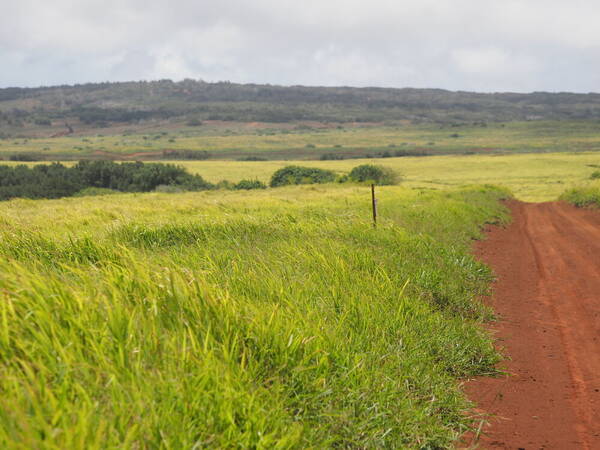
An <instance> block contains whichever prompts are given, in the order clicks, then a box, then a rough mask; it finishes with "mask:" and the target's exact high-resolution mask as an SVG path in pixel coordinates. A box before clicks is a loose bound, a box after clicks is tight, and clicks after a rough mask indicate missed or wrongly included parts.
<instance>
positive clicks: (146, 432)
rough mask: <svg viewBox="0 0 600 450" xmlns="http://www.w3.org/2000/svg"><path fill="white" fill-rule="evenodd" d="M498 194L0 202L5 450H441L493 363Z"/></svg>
mask: <svg viewBox="0 0 600 450" xmlns="http://www.w3.org/2000/svg"><path fill="white" fill-rule="evenodd" d="M505 195H506V194H505V193H504V192H502V191H498V190H494V189H491V188H474V187H473V188H467V189H450V190H447V191H444V192H432V191H427V190H418V189H407V188H403V187H385V188H381V189H380V190H379V196H380V225H379V227H378V228H377V229H373V227H372V225H371V223H370V220H369V218H370V211H369V201H370V198H369V190H368V188H367V187H358V186H341V185H323V186H303V187H293V188H280V189H275V190H269V191H261V192H256V191H253V192H231V191H207V192H201V193H187V194H158V193H151V194H137V195H136V194H121V195H112V196H99V197H86V198H67V199H61V200H36V201H34V200H12V201H8V202H3V203H2V204H0V254H1V255H2V257H1V258H0V295H2V302H1V303H0V446H1V447H2V448H40V449H45V448H47V449H57V448H73V449H77V448H81V449H84V448H85V449H90V448H137V449H140V448H199V447H214V448H223V447H237V448H239V447H242V448H306V447H314V448H330V447H360V448H365V447H366V448H381V447H405V448H444V447H451V446H452V442H453V440H454V439H455V438H457V436H459V435H460V434H461V433H462V432H463V431H464V430H465V429H466V427H467V426H468V425H469V423H470V421H471V419H470V418H469V417H468V416H467V415H465V411H467V408H468V404H467V403H466V401H465V399H464V397H463V395H462V394H461V392H460V389H459V380H460V379H462V378H464V377H469V376H473V375H477V374H485V373H491V372H493V364H494V363H495V362H496V361H497V355H496V354H495V352H494V350H493V347H492V345H491V340H490V338H489V337H488V336H487V335H486V334H485V333H483V332H482V330H481V328H480V326H479V324H480V321H481V320H482V319H483V318H485V317H487V312H486V310H485V309H484V308H483V307H482V306H481V304H480V303H478V302H477V301H476V300H475V298H477V297H478V296H479V295H481V294H482V293H484V292H485V291H486V290H487V288H488V282H489V280H490V273H489V271H488V269H487V268H485V267H484V266H482V265H481V264H479V263H477V262H475V261H474V260H473V258H472V257H471V256H470V255H469V248H470V245H471V240H472V239H473V238H476V237H478V236H479V235H480V234H479V233H480V232H479V229H480V227H481V226H482V225H483V224H485V223H489V222H497V221H498V220H504V217H505V216H504V210H503V208H502V207H501V206H500V205H499V203H498V199H499V198H501V197H503V196H505Z"/></svg>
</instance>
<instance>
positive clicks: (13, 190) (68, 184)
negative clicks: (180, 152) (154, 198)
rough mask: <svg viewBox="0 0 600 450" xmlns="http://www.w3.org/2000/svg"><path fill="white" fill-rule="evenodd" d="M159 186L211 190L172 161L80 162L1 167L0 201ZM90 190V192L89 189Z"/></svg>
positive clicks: (135, 190) (137, 190) (144, 188)
mask: <svg viewBox="0 0 600 450" xmlns="http://www.w3.org/2000/svg"><path fill="white" fill-rule="evenodd" d="M159 186H171V187H177V188H180V189H182V190H195V191H198V190H204V189H210V188H211V187H212V185H211V184H210V183H207V182H206V181H204V180H203V179H202V177H201V176H200V175H191V174H189V173H188V172H187V171H186V170H185V169H183V168H181V167H177V166H174V165H171V164H144V163H141V162H136V163H123V164H117V163H114V162H111V161H80V162H79V163H77V164H75V165H74V166H69V167H68V166H65V165H63V164H60V163H52V164H50V165H44V164H41V165H36V166H33V167H27V166H25V165H18V166H12V167H11V166H6V165H2V166H0V200H7V199H10V198H14V197H23V198H59V197H69V196H71V195H75V194H77V193H80V192H82V193H83V194H84V195H86V193H87V195H89V194H90V193H93V194H94V195H98V194H100V193H102V192H106V191H102V190H100V191H99V190H98V189H104V190H106V189H108V190H110V191H122V192H148V191H152V190H154V189H156V188H157V187H159ZM90 189H93V191H90Z"/></svg>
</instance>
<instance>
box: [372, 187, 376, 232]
mask: <svg viewBox="0 0 600 450" xmlns="http://www.w3.org/2000/svg"><path fill="white" fill-rule="evenodd" d="M371 205H372V207H373V228H376V227H377V199H376V198H375V185H374V184H371Z"/></svg>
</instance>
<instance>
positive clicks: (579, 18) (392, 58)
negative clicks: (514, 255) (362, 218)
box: [0, 0, 600, 92]
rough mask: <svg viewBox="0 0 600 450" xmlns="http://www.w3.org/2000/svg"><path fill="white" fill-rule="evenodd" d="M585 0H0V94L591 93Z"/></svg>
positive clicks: (591, 13)
mask: <svg viewBox="0 0 600 450" xmlns="http://www.w3.org/2000/svg"><path fill="white" fill-rule="evenodd" d="M599 24H600V2H599V1H598V0H593V1H592V0H569V1H566V0H560V1H557V0H543V1H542V0H521V1H517V0H369V1H367V0H294V1H291V0H211V1H207V0H195V1H193V0H169V1H167V0H162V1H156V0H51V1H48V0H19V1H14V0H0V87H9V86H28V87H34V86H51V85H57V84H75V83H86V82H101V81H131V80H156V79H163V78H170V79H173V80H181V79H184V78H192V79H201V80H204V81H225V80H228V81H232V82H240V83H270V84H279V85H319V86H339V85H344V86H383V87H415V88H442V89H449V90H464V91H477V92H506V91H511V92H532V91H551V92H556V91H570V92H598V91H600V25H599Z"/></svg>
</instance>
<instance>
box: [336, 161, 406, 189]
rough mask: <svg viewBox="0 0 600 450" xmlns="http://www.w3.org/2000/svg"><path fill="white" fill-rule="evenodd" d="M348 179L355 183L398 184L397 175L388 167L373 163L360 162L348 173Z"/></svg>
mask: <svg viewBox="0 0 600 450" xmlns="http://www.w3.org/2000/svg"><path fill="white" fill-rule="evenodd" d="M348 176H349V178H350V180H352V181H355V182H357V183H373V184H378V185H390V184H398V183H399V182H400V177H399V175H398V174H397V173H396V172H394V170H392V169H390V168H389V167H383V166H376V165H374V164H362V165H360V166H356V167H355V168H354V169H352V171H351V172H350V174H349V175H348Z"/></svg>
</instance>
